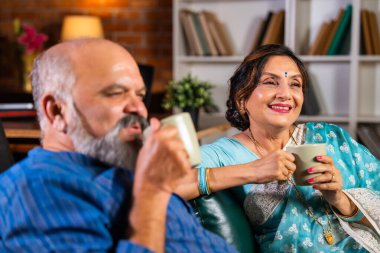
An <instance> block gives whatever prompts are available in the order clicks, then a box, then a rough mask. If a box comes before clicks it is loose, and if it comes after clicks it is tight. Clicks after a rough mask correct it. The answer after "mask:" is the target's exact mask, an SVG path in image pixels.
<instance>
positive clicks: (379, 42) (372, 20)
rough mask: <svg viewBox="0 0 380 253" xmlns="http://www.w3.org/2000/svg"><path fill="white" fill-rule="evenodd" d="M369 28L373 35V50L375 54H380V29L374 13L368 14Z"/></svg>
mask: <svg viewBox="0 0 380 253" xmlns="http://www.w3.org/2000/svg"><path fill="white" fill-rule="evenodd" d="M367 15H368V20H369V27H370V29H369V30H370V33H371V41H372V49H373V53H374V54H380V38H379V27H378V25H377V19H376V14H375V12H373V11H369V12H368V14H367Z"/></svg>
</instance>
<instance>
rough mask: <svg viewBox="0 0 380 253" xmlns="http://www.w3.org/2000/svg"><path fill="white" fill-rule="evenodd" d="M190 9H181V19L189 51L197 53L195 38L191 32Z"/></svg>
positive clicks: (191, 53)
mask: <svg viewBox="0 0 380 253" xmlns="http://www.w3.org/2000/svg"><path fill="white" fill-rule="evenodd" d="M188 12H189V11H188V10H185V9H182V10H180V11H179V20H180V23H181V27H182V30H183V34H184V37H185V39H184V40H185V44H186V45H187V52H188V54H189V55H196V49H195V38H193V34H192V32H191V28H190V24H189V21H188V19H187V15H188Z"/></svg>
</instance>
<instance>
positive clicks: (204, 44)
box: [192, 13, 211, 55]
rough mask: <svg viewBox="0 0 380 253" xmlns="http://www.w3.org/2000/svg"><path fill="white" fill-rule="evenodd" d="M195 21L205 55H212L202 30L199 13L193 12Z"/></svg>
mask: <svg viewBox="0 0 380 253" xmlns="http://www.w3.org/2000/svg"><path fill="white" fill-rule="evenodd" d="M192 18H193V23H194V27H195V31H196V33H197V36H198V38H199V42H200V45H201V47H202V51H203V55H210V54H211V53H210V50H209V48H208V45H207V40H206V36H205V34H204V32H203V30H202V26H201V21H200V20H199V15H198V13H192Z"/></svg>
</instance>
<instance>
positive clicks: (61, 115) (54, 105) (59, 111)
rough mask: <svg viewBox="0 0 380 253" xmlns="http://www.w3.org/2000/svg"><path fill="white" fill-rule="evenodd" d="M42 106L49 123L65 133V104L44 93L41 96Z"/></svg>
mask: <svg viewBox="0 0 380 253" xmlns="http://www.w3.org/2000/svg"><path fill="white" fill-rule="evenodd" d="M41 103H42V108H43V111H44V114H45V117H46V119H47V121H48V122H49V125H50V126H52V127H53V128H55V129H56V130H57V131H59V132H63V133H66V131H67V122H66V117H65V108H66V105H65V104H64V103H62V102H61V101H60V100H57V99H56V98H55V97H54V96H53V95H50V94H48V95H46V96H44V97H43V98H42V101H41Z"/></svg>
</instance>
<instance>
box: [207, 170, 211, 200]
mask: <svg viewBox="0 0 380 253" xmlns="http://www.w3.org/2000/svg"><path fill="white" fill-rule="evenodd" d="M209 179H210V168H206V186H207V191H208V194H211V193H212V190H211V184H210V181H209Z"/></svg>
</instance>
